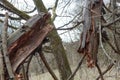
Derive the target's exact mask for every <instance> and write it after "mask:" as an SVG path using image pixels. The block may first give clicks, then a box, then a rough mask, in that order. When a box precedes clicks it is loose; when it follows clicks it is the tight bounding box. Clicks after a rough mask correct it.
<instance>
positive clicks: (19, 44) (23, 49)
mask: <svg viewBox="0 0 120 80" xmlns="http://www.w3.org/2000/svg"><path fill="white" fill-rule="evenodd" d="M49 18H50V15H49V14H44V13H42V14H38V15H35V16H33V17H32V18H31V19H29V20H28V21H27V22H26V23H25V24H24V25H23V26H22V27H21V28H20V29H18V30H17V31H16V32H15V33H14V34H13V35H12V36H10V37H9V39H8V52H9V58H10V61H11V64H12V68H13V71H14V72H16V70H17V69H18V67H19V66H20V64H22V63H23V62H24V61H25V59H26V58H27V57H28V56H30V55H31V54H32V52H33V51H34V50H35V49H36V48H37V47H38V46H39V45H40V44H42V41H43V40H44V38H45V37H46V35H47V34H48V32H50V31H51V30H52V28H53V27H52V26H51V25H49V24H47V23H46V21H47V20H48V19H49Z"/></svg>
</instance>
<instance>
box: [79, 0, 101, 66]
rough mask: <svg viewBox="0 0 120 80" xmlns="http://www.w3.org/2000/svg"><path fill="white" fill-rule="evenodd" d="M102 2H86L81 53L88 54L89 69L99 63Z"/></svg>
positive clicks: (94, 0) (89, 0)
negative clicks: (99, 30)
mask: <svg viewBox="0 0 120 80" xmlns="http://www.w3.org/2000/svg"><path fill="white" fill-rule="evenodd" d="M101 7H102V0H97V1H96V0H86V5H85V8H84V12H83V20H84V23H83V25H84V26H83V32H82V34H81V39H80V47H79V49H78V52H79V53H84V54H87V62H88V67H93V66H94V65H95V63H96V62H97V53H98V46H99V33H98V28H99V26H101V25H100V24H99V23H100V22H101Z"/></svg>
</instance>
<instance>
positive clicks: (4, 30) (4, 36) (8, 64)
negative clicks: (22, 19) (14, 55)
mask: <svg viewBox="0 0 120 80" xmlns="http://www.w3.org/2000/svg"><path fill="white" fill-rule="evenodd" d="M5 16H6V18H5V21H4V26H3V28H2V48H3V54H4V59H5V65H6V67H7V71H8V74H9V77H10V79H14V74H13V71H12V67H11V62H10V60H9V56H8V49H7V28H8V13H6V14H5Z"/></svg>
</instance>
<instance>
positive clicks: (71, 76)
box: [67, 54, 87, 80]
mask: <svg viewBox="0 0 120 80" xmlns="http://www.w3.org/2000/svg"><path fill="white" fill-rule="evenodd" d="M86 55H87V54H84V56H83V57H82V59H81V60H80V61H79V63H78V65H77V68H76V69H75V71H74V72H73V73H72V74H71V75H70V76H69V77H68V79H67V80H71V79H72V78H73V77H74V76H75V74H76V72H77V71H78V70H79V68H80V66H81V64H82V62H83V60H84V58H85V56H86Z"/></svg>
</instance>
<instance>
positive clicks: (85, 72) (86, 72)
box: [30, 66, 120, 80]
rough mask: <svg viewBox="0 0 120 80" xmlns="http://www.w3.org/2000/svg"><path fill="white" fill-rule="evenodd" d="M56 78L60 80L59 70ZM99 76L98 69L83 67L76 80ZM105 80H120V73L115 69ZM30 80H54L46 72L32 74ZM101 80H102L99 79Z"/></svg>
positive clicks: (93, 78) (92, 79)
mask: <svg viewBox="0 0 120 80" xmlns="http://www.w3.org/2000/svg"><path fill="white" fill-rule="evenodd" d="M101 67H102V71H104V70H105V69H106V68H107V67H106V66H101ZM74 70H75V67H72V71H74ZM54 72H55V74H56V76H57V77H58V78H59V73H58V70H54ZM98 76H99V73H98V70H97V69H96V68H92V69H91V68H87V67H85V66H81V68H80V69H79V71H78V72H77V73H76V75H75V77H74V80H96V78H97V77H98ZM104 79H105V80H120V71H119V70H118V69H116V68H115V67H113V68H112V69H111V70H109V71H108V72H107V73H106V74H105V75H104ZM30 80H54V79H53V78H52V77H51V75H50V74H49V73H48V72H46V73H43V74H35V73H32V74H31V75H30ZM99 80H100V79H99Z"/></svg>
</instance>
